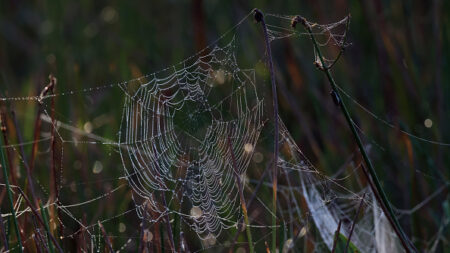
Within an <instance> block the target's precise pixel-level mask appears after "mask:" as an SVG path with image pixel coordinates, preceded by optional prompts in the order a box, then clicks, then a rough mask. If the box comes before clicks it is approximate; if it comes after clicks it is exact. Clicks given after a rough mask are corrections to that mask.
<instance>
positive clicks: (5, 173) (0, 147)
mask: <svg viewBox="0 0 450 253" xmlns="http://www.w3.org/2000/svg"><path fill="white" fill-rule="evenodd" d="M0 121H1V119H0ZM3 124H6V122H0V125H1V130H2V132H4V131H5V130H6V126H4V125H3ZM0 156H1V167H2V169H3V177H4V179H5V184H6V191H7V192H8V200H9V207H10V209H11V214H12V218H13V222H14V228H15V229H16V236H17V241H18V242H19V251H20V252H23V247H22V238H21V237H20V230H19V224H18V223H17V217H16V211H15V210H14V202H13V196H12V193H11V192H12V191H11V186H10V185H9V179H8V170H7V169H6V160H5V154H4V153H3V142H2V140H1V138H0Z"/></svg>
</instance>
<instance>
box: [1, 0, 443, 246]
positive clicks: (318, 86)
mask: <svg viewBox="0 0 450 253" xmlns="http://www.w3.org/2000/svg"><path fill="white" fill-rule="evenodd" d="M255 7H257V8H259V9H261V10H262V11H263V12H267V13H279V14H289V15H296V14H300V15H302V16H305V17H306V18H307V19H309V20H311V21H313V22H317V23H332V22H336V21H338V20H341V19H342V18H344V17H345V15H347V14H348V13H351V15H352V19H351V25H350V32H349V38H348V42H350V43H351V45H350V46H349V47H348V48H346V51H345V54H344V56H343V57H342V58H341V59H340V61H339V62H338V63H337V64H336V65H335V67H334V68H333V74H334V76H335V79H336V80H337V82H338V84H339V85H340V86H341V87H343V89H344V90H346V91H347V92H348V93H349V94H351V95H352V96H353V97H354V98H355V99H356V100H357V101H358V102H359V103H361V104H362V105H363V106H365V107H367V108H368V109H369V110H371V111H372V112H373V113H375V114H376V115H378V116H379V117H380V119H382V120H385V121H387V122H389V123H391V124H392V125H393V126H394V127H393V128H391V127H389V126H387V125H385V124H383V123H382V122H381V121H380V120H377V119H375V118H373V117H371V116H370V115H369V114H367V113H366V112H364V111H363V110H361V109H360V108H358V107H357V106H356V105H355V104H354V103H352V102H351V101H349V100H348V99H346V98H345V97H344V101H345V102H346V103H347V104H348V107H349V108H350V110H351V113H352V114H353V115H354V118H355V122H356V123H357V124H358V125H359V126H360V127H361V129H362V130H363V132H364V135H362V136H363V140H364V141H365V143H366V144H367V145H368V146H367V147H368V150H369V155H370V157H371V159H372V160H373V162H374V165H375V168H376V170H377V172H378V174H379V177H380V179H381V181H382V184H383V187H384V188H385V191H386V192H387V194H388V196H389V198H390V200H391V202H392V203H393V204H394V206H395V207H396V208H399V209H408V210H410V209H412V208H413V207H415V206H416V205H418V204H419V203H422V201H424V200H425V199H426V198H427V197H428V196H430V195H432V194H433V193H435V192H436V191H438V190H439V191H438V193H436V194H435V195H433V198H432V199H431V200H430V201H427V202H424V205H423V207H422V208H420V209H418V210H417V211H415V212H413V213H412V214H411V215H404V216H402V218H401V219H400V221H401V223H402V224H403V225H404V227H405V230H406V231H407V233H408V234H409V235H412V236H411V237H412V239H413V241H414V242H415V244H416V246H417V247H418V248H420V249H429V248H430V247H431V244H432V243H434V240H435V239H436V238H435V236H436V233H437V231H438V230H439V229H440V228H441V227H442V224H445V221H447V224H448V220H449V219H450V216H448V215H449V214H448V213H447V214H446V213H445V212H444V210H443V206H444V205H445V203H447V205H448V203H449V198H448V189H447V188H446V187H445V185H448V183H449V180H448V177H449V175H450V169H449V168H450V151H449V146H448V145H447V146H445V145H436V144H432V143H429V142H426V141H420V140H418V139H416V138H411V137H409V136H407V135H406V134H404V133H402V132H400V131H399V130H400V129H401V130H404V131H406V132H408V133H411V134H413V135H416V136H420V137H421V138H425V139H429V140H434V141H437V142H443V143H449V142H450V132H449V131H448V130H449V129H450V113H449V112H450V105H449V103H448V99H449V97H450V85H449V81H450V80H449V79H450V66H449V64H450V63H449V61H448V59H449V54H450V52H449V45H450V44H449V43H450V41H449V40H450V33H449V31H450V19H449V15H447V12H449V11H450V2H448V1H442V0H432V1H406V0H395V1H382V0H375V1H345V0H336V1H328V0H326V1H313V0H310V1H201V0H193V1H174V0H172V1H91V0H80V1H6V0H5V1H1V3H0V75H1V79H0V87H1V89H0V92H1V96H6V97H19V96H35V95H37V94H39V93H40V91H41V90H42V88H43V87H44V85H45V84H47V83H48V78H47V77H48V75H49V74H50V73H52V74H53V75H54V76H55V77H56V78H57V79H58V86H57V91H61V92H62V91H70V90H80V89H83V88H86V87H95V86H98V85H104V84H109V83H117V82H120V81H123V80H129V79H131V78H134V77H139V76H141V75H142V74H147V73H151V72H152V71H155V70H159V69H162V68H164V67H166V66H170V65H172V64H174V63H177V62H180V61H181V60H183V59H184V58H186V57H188V56H190V55H192V54H194V53H195V52H197V51H198V50H200V49H202V48H204V47H205V46H206V45H208V44H209V43H211V42H212V41H214V40H215V39H217V38H218V37H219V36H220V35H221V34H222V33H223V32H225V31H227V30H228V29H229V28H230V27H232V26H233V25H234V24H235V23H237V22H238V21H239V20H241V19H242V18H243V17H244V16H245V15H247V14H248V13H249V12H250V11H251V10H252V9H253V8H255ZM241 36H242V35H241ZM245 42H246V43H245V44H244V45H242V47H243V48H248V49H251V50H254V51H255V52H260V53H261V57H263V56H264V55H263V54H264V44H263V40H262V34H261V33H250V34H249V38H246V39H245ZM272 48H273V51H274V58H275V59H274V61H275V65H276V71H277V72H278V73H279V74H280V75H279V76H280V77H278V80H277V81H278V82H279V83H280V84H279V88H278V89H279V100H280V113H281V115H282V118H283V120H284V121H285V123H286V125H287V127H288V129H289V130H290V131H291V133H292V135H293V136H294V138H295V140H296V141H297V143H298V144H299V147H300V148H301V149H302V150H303V152H304V153H305V154H306V156H307V157H308V158H309V159H310V160H311V161H312V162H313V164H314V165H315V166H316V167H318V168H319V170H320V171H322V172H323V173H325V174H327V175H330V176H331V175H333V174H334V173H335V172H336V171H337V170H338V169H339V168H341V167H345V166H347V165H348V163H349V161H353V163H357V162H358V160H359V159H360V158H358V157H354V156H358V155H356V154H358V152H357V147H356V144H355V142H354V140H353V138H352V136H351V134H350V132H349V130H348V127H347V125H346V123H345V121H344V118H343V116H342V115H341V113H340V111H339V108H337V107H335V106H334V104H333V101H332V100H331V98H330V95H329V91H330V90H329V85H328V83H327V80H326V79H325V76H324V75H323V73H321V72H320V71H317V70H316V68H315V67H314V65H313V64H312V63H313V61H314V58H313V54H312V44H311V43H310V41H309V39H308V38H307V37H306V36H303V37H300V38H291V39H286V40H276V41H274V42H273V43H272ZM324 50H325V51H326V52H327V53H329V54H331V55H333V54H336V52H337V49H336V48H335V47H326V48H324ZM118 101H120V102H118ZM121 101H122V97H121V94H120V92H118V91H117V90H116V91H109V90H106V91H104V92H101V93H100V94H98V95H95V96H92V97H89V98H86V96H83V95H81V96H80V98H79V100H78V103H77V105H76V106H74V105H70V104H69V103H68V102H67V101H65V100H64V98H61V99H58V98H57V99H56V111H57V115H56V117H57V119H59V120H61V121H63V122H67V123H69V124H71V125H74V126H78V127H80V128H83V127H85V125H83V124H84V122H86V121H87V120H92V118H93V117H92V115H94V116H95V117H97V118H98V116H101V115H106V116H105V117H103V118H102V119H101V120H99V121H101V122H100V123H98V124H97V125H96V124H94V130H95V132H96V134H98V135H100V136H104V137H106V138H112V139H114V138H115V134H116V133H117V127H116V126H117V125H118V124H117V123H118V121H119V120H120V115H121V103H122V102H121ZM12 106H13V107H11V105H10V103H9V102H7V103H3V107H2V108H3V109H2V110H4V111H9V109H11V108H14V109H15V111H16V112H17V115H18V118H19V121H20V123H21V129H22V131H23V135H24V140H32V139H33V123H34V118H35V115H36V112H37V104H36V103H32V102H29V103H17V104H14V105H12ZM114 107H117V111H115V110H111V108H114ZM111 111H113V113H111ZM89 115H91V116H89ZM426 119H430V120H431V121H432V126H431V127H429V128H428V127H426V126H425V124H424V122H425V120H426ZM108 126H114V127H108ZM11 138H12V139H13V140H12V141H13V142H14V138H13V137H11ZM25 148H26V152H27V153H29V152H30V150H31V147H29V146H26V147H25ZM105 150H106V151H105ZM90 151H92V152H94V153H95V152H97V155H98V156H99V157H100V156H101V154H107V153H110V152H111V151H109V152H108V148H103V147H101V148H96V147H93V148H83V149H82V150H81V151H78V152H75V151H71V149H70V148H68V149H67V151H65V156H64V163H65V164H70V163H74V164H75V163H76V162H73V161H74V160H76V161H85V160H88V158H87V156H88V155H87V153H88V152H90ZM42 153H45V152H42ZM113 154H114V152H113ZM104 156H106V155H104ZM74 157H75V158H74ZM90 159H91V158H90ZM90 159H89V160H90ZM42 163H44V162H42ZM111 163H116V164H115V165H109V164H108V165H104V166H105V167H106V166H108V167H114V170H109V172H108V173H109V174H103V175H99V178H100V177H101V178H118V177H120V176H121V175H122V174H121V173H122V170H121V169H120V166H119V163H120V160H118V159H117V158H114V159H113V158H112V159H111ZM82 164H83V165H79V164H78V165H76V166H81V167H86V168H85V169H86V171H87V170H90V167H92V164H93V162H92V161H91V162H89V164H88V165H84V163H82ZM74 166H75V165H74ZM87 167H89V168H87ZM65 168H66V170H70V165H66V166H65ZM16 169H17V170H23V168H20V167H19V166H18V167H17V168H16ZM34 173H35V174H36V175H35V176H36V177H37V178H40V177H42V178H43V179H42V180H43V184H44V185H45V182H46V181H45V180H47V179H44V178H46V177H47V175H48V171H47V170H45V169H42V170H36V171H35V172H34ZM40 173H42V174H40ZM103 173H105V172H103ZM19 174H21V175H18V176H17V177H18V180H19V181H20V182H22V180H24V172H23V171H22V172H21V173H20V172H19ZM81 177H82V176H81ZM86 177H87V176H86ZM65 178H66V180H67V181H66V182H65V183H66V184H67V185H70V183H71V182H72V181H74V182H79V181H86V180H88V179H87V178H83V177H82V178H77V177H76V176H75V177H68V176H65ZM99 178H97V180H98V179H99ZM2 180H3V179H2ZM116 183H117V182H114V183H111V184H110V183H104V184H100V183H99V184H96V186H95V187H96V189H99V190H100V191H102V192H105V191H107V190H106V189H111V187H115V186H116V185H115V184H116ZM79 187H83V186H79ZM108 187H110V188H108ZM44 188H45V187H44ZM124 194H125V192H124ZM3 196H4V195H3ZM42 198H43V199H45V196H42ZM74 198H75V197H74ZM79 198H80V200H81V199H84V197H79ZM2 199H3V198H2ZM110 203H111V202H110ZM122 205H123V206H125V207H121V205H114V206H103V207H101V208H102V209H100V207H98V206H96V207H92V208H95V209H93V210H90V211H89V210H88V211H86V212H87V213H94V214H96V215H92V216H93V217H92V216H91V218H92V220H95V217H98V216H101V215H104V216H105V217H108V216H109V215H112V214H114V213H119V212H121V211H118V210H122V211H124V210H126V206H127V205H132V203H131V201H127V202H126V203H122ZM6 208H7V206H6V203H5V204H3V203H2V212H5V211H3V210H6ZM116 208H117V210H116ZM120 208H122V209H120ZM96 209H97V210H96ZM123 222H124V223H125V224H126V225H128V222H129V221H126V220H124V221H123ZM90 223H92V222H90ZM130 223H132V222H130ZM131 226H133V225H131ZM444 227H445V226H444ZM107 230H109V231H111V233H112V234H118V233H119V232H117V227H116V225H111V227H107ZM443 231H444V234H443V236H444V237H446V238H447V241H445V242H444V241H443V242H442V243H440V244H439V247H438V249H439V250H442V249H444V248H449V245H448V238H449V237H448V229H445V228H444V230H443ZM125 233H126V234H127V232H125ZM446 234H447V236H446ZM127 236H128V237H132V236H133V235H132V234H127ZM117 240H120V239H117Z"/></svg>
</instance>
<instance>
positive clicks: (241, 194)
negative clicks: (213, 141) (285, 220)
mask: <svg viewBox="0 0 450 253" xmlns="http://www.w3.org/2000/svg"><path fill="white" fill-rule="evenodd" d="M227 141H228V148H229V149H230V153H231V160H232V162H233V168H234V176H235V178H236V183H237V185H238V190H239V198H240V200H241V206H242V213H243V214H244V222H245V231H246V233H247V240H248V248H249V249H250V253H253V252H255V250H254V247H253V239H252V232H251V231H250V222H249V220H248V213H247V205H246V204H245V198H244V188H243V187H242V183H241V178H240V175H239V174H238V170H237V162H236V157H235V155H234V151H233V147H232V146H231V140H230V136H227Z"/></svg>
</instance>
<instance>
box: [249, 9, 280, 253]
mask: <svg viewBox="0 0 450 253" xmlns="http://www.w3.org/2000/svg"><path fill="white" fill-rule="evenodd" d="M254 12H255V20H256V22H258V23H261V26H262V29H263V32H264V41H265V44H266V50H267V56H268V62H269V71H270V82H271V85H272V101H273V117H274V125H275V126H274V128H275V129H274V150H273V171H272V172H273V176H272V180H273V182H272V247H271V250H272V252H276V249H277V187H278V170H277V164H278V152H279V147H278V145H279V143H278V138H279V136H278V127H279V126H278V95H277V86H276V84H275V74H274V70H273V61H272V50H271V49H270V41H269V35H268V32H267V26H266V22H265V20H264V14H263V13H262V12H261V11H260V10H258V9H255V10H254Z"/></svg>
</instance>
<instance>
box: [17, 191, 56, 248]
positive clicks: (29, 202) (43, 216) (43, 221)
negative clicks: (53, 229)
mask: <svg viewBox="0 0 450 253" xmlns="http://www.w3.org/2000/svg"><path fill="white" fill-rule="evenodd" d="M18 189H19V192H20V194H21V195H22V197H23V199H24V200H25V202H26V203H27V205H28V206H29V207H30V208H31V212H32V213H33V214H34V216H35V218H36V220H37V221H39V223H41V225H42V226H44V228H45V230H46V232H47V234H48V237H49V240H51V241H52V242H53V244H54V245H55V246H56V248H58V250H59V252H63V250H62V248H61V246H59V244H58V242H57V241H56V239H55V237H54V236H53V235H52V234H51V233H50V229H49V227H48V223H47V222H46V220H45V219H46V217H45V215H44V209H43V207H42V204H40V205H39V207H40V208H41V213H42V219H41V216H39V213H38V212H37V210H36V208H35V207H34V206H33V203H31V201H30V200H29V199H28V197H27V195H25V192H23V190H22V189H21V188H18ZM49 247H50V246H49Z"/></svg>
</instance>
